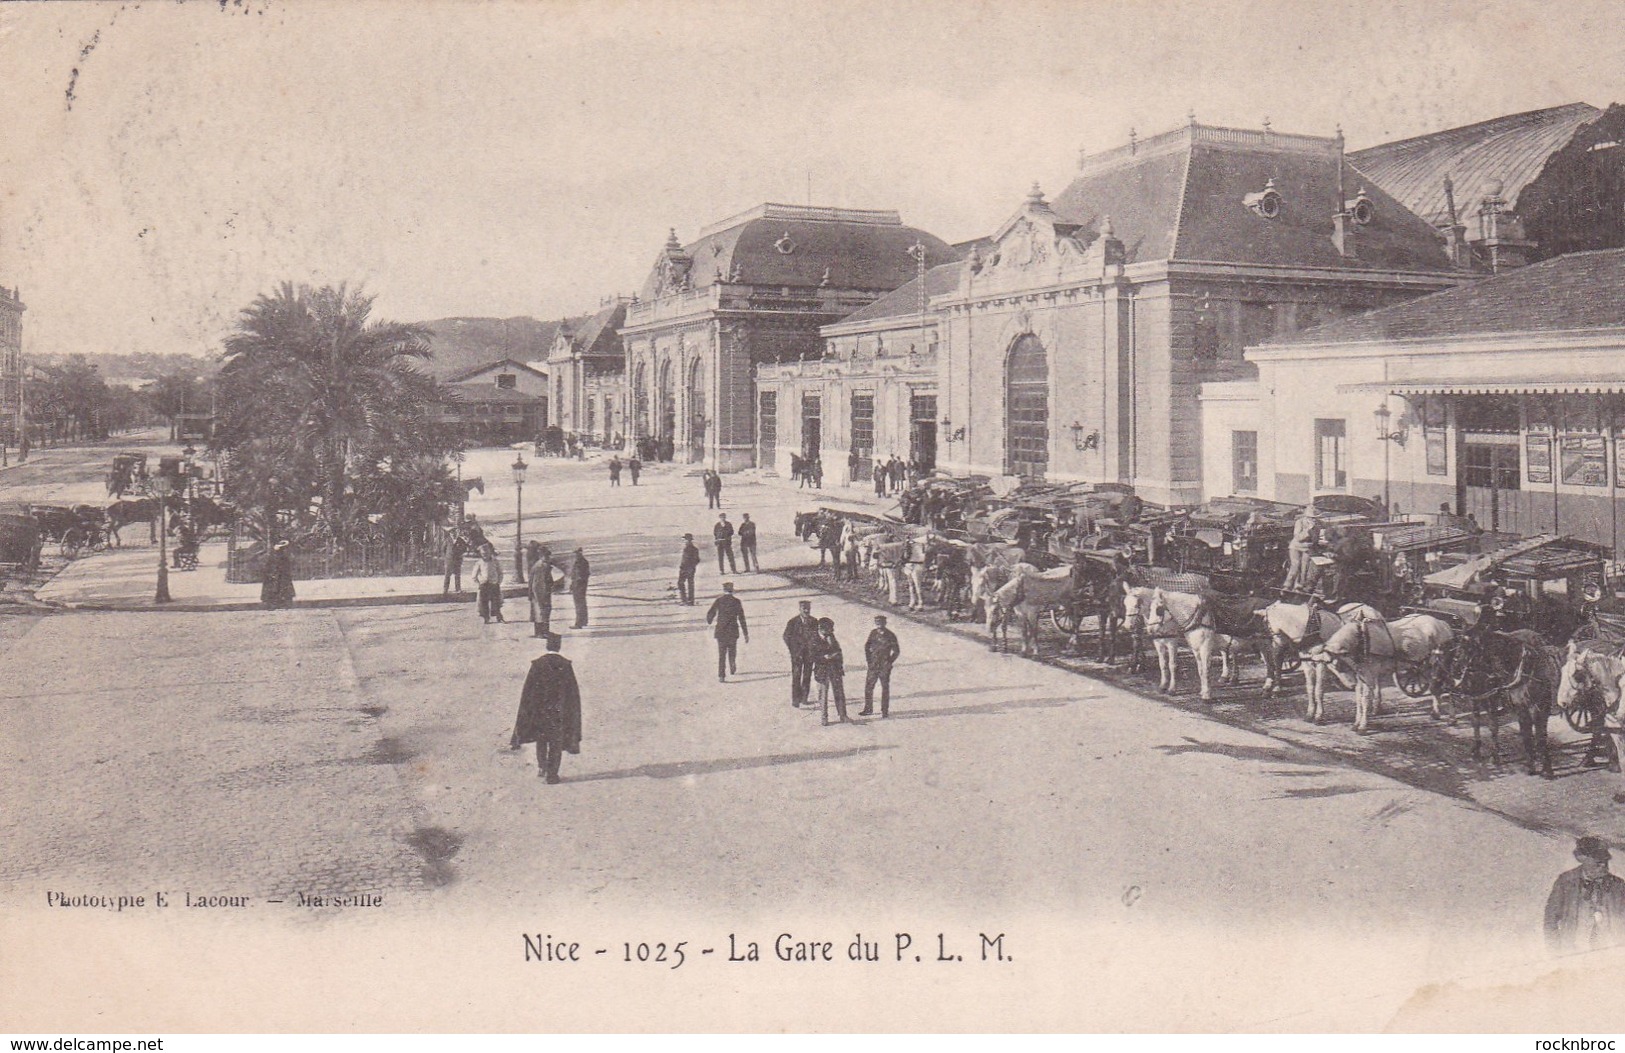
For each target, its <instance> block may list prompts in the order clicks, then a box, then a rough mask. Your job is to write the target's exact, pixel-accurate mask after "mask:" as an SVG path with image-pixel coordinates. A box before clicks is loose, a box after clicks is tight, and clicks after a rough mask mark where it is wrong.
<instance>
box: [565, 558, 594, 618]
mask: <svg viewBox="0 0 1625 1053" xmlns="http://www.w3.org/2000/svg"><path fill="white" fill-rule="evenodd" d="M575 555H576V558H575V560H574V562H572V563H571V564H570V596H571V597H572V598H573V599H574V600H575V601H576V624H575V628H577V629H585V628H586V627H587V583H588V581H590V580H591V579H592V567H591V565H589V564H588V563H587V555H586V553H584V552H582V551H581V550H580V549H579V548H578V549H576V553H575Z"/></svg>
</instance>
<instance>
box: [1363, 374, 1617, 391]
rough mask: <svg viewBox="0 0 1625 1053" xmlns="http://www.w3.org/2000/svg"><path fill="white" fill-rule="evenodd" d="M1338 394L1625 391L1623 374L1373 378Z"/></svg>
mask: <svg viewBox="0 0 1625 1053" xmlns="http://www.w3.org/2000/svg"><path fill="white" fill-rule="evenodd" d="M1337 390H1338V392H1339V393H1340V394H1359V393H1361V392H1374V393H1377V394H1383V395H1617V394H1625V377H1611V378H1602V377H1596V378H1581V379H1574V380H1494V379H1485V378H1483V377H1457V378H1446V379H1440V380H1372V381H1365V382H1363V383H1359V384H1339V385H1337Z"/></svg>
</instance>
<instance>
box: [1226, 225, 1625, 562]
mask: <svg viewBox="0 0 1625 1053" xmlns="http://www.w3.org/2000/svg"><path fill="white" fill-rule="evenodd" d="M1246 358H1247V360H1248V362H1249V363H1251V364H1252V365H1253V366H1255V367H1256V368H1257V369H1258V378H1257V379H1256V380H1252V381H1247V382H1239V383H1238V382H1229V383H1220V384H1209V385H1206V386H1204V388H1203V389H1202V395H1201V399H1202V413H1201V426H1202V430H1203V432H1204V433H1205V434H1206V435H1208V436H1209V442H1208V445H1207V453H1206V456H1207V464H1206V466H1205V470H1204V480H1205V486H1204V488H1205V494H1204V496H1208V497H1213V496H1221V495H1224V494H1228V493H1243V494H1249V493H1250V494H1254V495H1256V496H1258V497H1262V498H1266V499H1274V500H1280V501H1289V502H1301V501H1307V500H1308V499H1309V498H1310V497H1312V496H1315V495H1319V494H1325V493H1349V494H1354V495H1357V496H1361V497H1373V496H1377V497H1379V498H1382V499H1385V500H1386V501H1387V502H1388V503H1390V504H1391V505H1394V506H1397V510H1398V511H1400V512H1403V513H1431V512H1435V511H1437V510H1438V509H1439V508H1440V506H1444V507H1445V509H1446V510H1447V511H1449V512H1450V513H1452V514H1454V515H1458V516H1466V515H1472V516H1473V518H1474V519H1475V520H1476V521H1477V522H1478V524H1479V525H1480V526H1482V527H1483V528H1484V529H1485V530H1490V531H1495V532H1499V533H1507V534H1524V535H1529V534H1536V533H1542V532H1547V531H1550V532H1553V533H1558V534H1569V535H1573V536H1575V537H1579V538H1582V539H1584V540H1587V541H1592V542H1596V543H1598V544H1602V545H1606V546H1608V547H1610V548H1612V549H1613V550H1614V551H1615V552H1616V553H1617V552H1618V551H1620V544H1621V541H1622V534H1625V521H1622V517H1621V508H1620V502H1621V498H1622V497H1625V368H1622V367H1621V363H1625V249H1607V250H1597V251H1592V252H1581V253H1573V254H1570V255H1566V256H1558V257H1554V258H1552V259H1549V260H1544V261H1541V262H1539V263H1535V264H1531V265H1529V266H1527V267H1522V268H1518V269H1515V270H1510V271H1505V272H1503V273H1501V274H1498V275H1495V276H1492V277H1487V278H1483V279H1481V280H1480V281H1477V282H1474V283H1470V284H1464V285H1461V286H1459V287H1457V288H1453V289H1449V290H1446V291H1442V292H1439V293H1435V294H1434V295H1431V296H1428V297H1425V298H1422V299H1418V300H1414V301H1412V302H1409V303H1405V304H1400V305H1396V306H1391V307H1387V308H1384V309H1381V310H1376V311H1372V312H1370V313H1368V314H1364V315H1361V316H1359V317H1356V318H1349V319H1346V320H1343V321H1338V322H1335V323H1332V324H1330V325H1326V326H1322V327H1320V328H1318V329H1315V330H1312V331H1309V332H1303V333H1297V334H1289V335H1283V336H1281V337H1278V338H1276V339H1274V340H1271V341H1267V342H1263V343H1260V344H1258V345H1257V346H1254V347H1252V348H1250V349H1249V350H1248V351H1247V352H1246Z"/></svg>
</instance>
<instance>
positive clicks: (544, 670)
mask: <svg viewBox="0 0 1625 1053" xmlns="http://www.w3.org/2000/svg"><path fill="white" fill-rule="evenodd" d="M561 642H562V641H561V638H560V637H559V635H558V634H557V633H549V634H548V636H547V653H546V654H544V655H542V656H541V657H540V658H538V659H536V660H535V661H534V662H532V663H531V664H530V674H529V675H528V676H526V677H525V687H524V690H523V691H522V692H521V693H520V695H519V716H518V717H516V718H515V719H514V723H513V735H511V736H510V737H509V739H508V748H509V749H513V750H517V749H518V748H519V747H520V746H522V745H524V744H525V743H527V742H534V743H536V774H537V775H538V776H540V777H542V778H545V779H546V780H547V781H548V782H549V783H556V782H558V781H559V762H560V761H561V760H563V757H564V754H566V753H580V752H581V688H580V686H579V685H578V684H577V683H576V673H575V667H574V666H572V665H571V664H570V660H569V659H568V658H566V657H564V656H563V655H562V654H559V646H560V644H561Z"/></svg>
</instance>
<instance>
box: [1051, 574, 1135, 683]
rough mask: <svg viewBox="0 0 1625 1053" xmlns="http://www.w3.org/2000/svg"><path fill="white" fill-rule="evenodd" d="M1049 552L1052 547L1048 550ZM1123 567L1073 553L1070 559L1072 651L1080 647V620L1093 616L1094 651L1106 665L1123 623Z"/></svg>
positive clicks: (1114, 657) (1114, 648)
mask: <svg viewBox="0 0 1625 1053" xmlns="http://www.w3.org/2000/svg"><path fill="white" fill-rule="evenodd" d="M1052 551H1053V549H1052ZM1123 572H1124V568H1122V567H1121V566H1119V565H1118V563H1117V562H1116V561H1113V562H1110V563H1108V562H1106V561H1105V560H1102V559H1099V558H1092V557H1089V556H1085V555H1082V554H1080V555H1077V556H1075V557H1073V560H1072V572H1071V573H1072V605H1071V614H1072V650H1073V652H1074V653H1076V652H1078V651H1080V650H1081V649H1082V637H1083V621H1084V619H1085V618H1091V617H1092V618H1094V619H1095V654H1096V655H1097V656H1098V657H1099V658H1100V660H1101V661H1103V662H1106V663H1107V664H1108V665H1109V664H1110V663H1111V662H1112V661H1113V660H1115V659H1116V658H1117V633H1118V631H1119V630H1120V629H1121V628H1122V626H1123V617H1124V612H1123V590H1122V587H1121V582H1122V580H1123Z"/></svg>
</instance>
